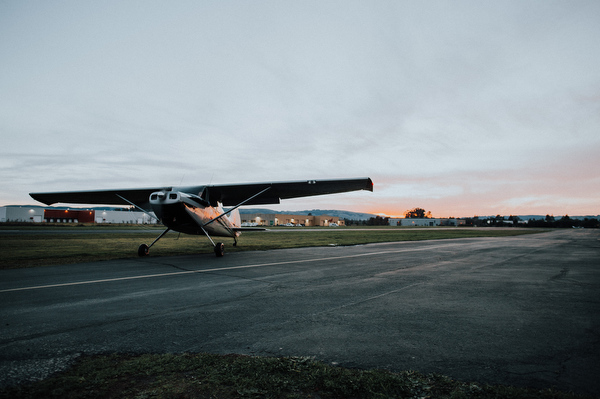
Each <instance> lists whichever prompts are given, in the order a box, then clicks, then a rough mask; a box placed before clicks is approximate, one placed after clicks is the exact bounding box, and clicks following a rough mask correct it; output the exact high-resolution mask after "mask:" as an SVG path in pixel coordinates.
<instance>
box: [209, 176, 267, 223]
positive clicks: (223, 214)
mask: <svg viewBox="0 0 600 399" xmlns="http://www.w3.org/2000/svg"><path fill="white" fill-rule="evenodd" d="M270 189H271V186H269V187H267V188H265V189H264V190H262V191H261V192H259V193H257V194H254V195H253V196H252V197H250V198H248V199H246V200H244V201H242V202H240V203H239V204H237V205H236V206H234V207H233V208H231V209H230V210H228V211H227V212H223V213H222V214H220V215H219V216H217V217H216V218H214V219H211V220H209V221H208V222H206V223H204V224H203V225H202V227H205V226H207V225H209V224H211V223H212V222H214V221H215V220H218V219H221V218H222V217H223V216H225V215H227V214H228V213H230V212H231V211H233V210H235V209H237V208H239V207H240V206H242V205H244V204H245V203H246V202H248V201H252V200H253V199H254V198H256V197H258V196H259V195H261V194H262V193H265V192H267V190H270ZM202 230H204V229H202Z"/></svg>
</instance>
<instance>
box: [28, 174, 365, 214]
mask: <svg viewBox="0 0 600 399" xmlns="http://www.w3.org/2000/svg"><path fill="white" fill-rule="evenodd" d="M161 190H164V191H180V192H184V193H188V194H193V195H199V196H201V197H202V198H204V199H205V200H207V201H208V202H210V204H211V205H212V206H216V204H217V202H221V203H222V204H223V205H224V206H237V205H239V204H241V203H242V202H244V205H267V204H279V203H280V200H282V199H289V198H299V197H310V196H314V195H324V194H335V193H343V192H347V191H357V190H368V191H373V182H372V181H371V179H370V178H368V177H364V178H357V179H334V180H302V181H287V182H265V183H249V184H216V185H208V186H192V187H154V188H141V189H117V190H94V191H63V192H50V193H30V194H29V195H30V196H31V197H32V198H33V199H35V200H37V201H39V202H42V203H44V204H46V205H51V204H55V203H59V202H60V203H68V204H101V205H132V204H135V205H136V206H137V207H139V208H142V209H145V210H148V211H149V210H152V208H151V206H150V202H149V197H150V194H152V193H153V192H155V191H161ZM261 191H264V192H263V193H262V194H260V195H258V196H257V195H256V194H258V193H260V192H261ZM252 197H254V198H252ZM249 198H252V199H251V200H249V201H248V199H249Z"/></svg>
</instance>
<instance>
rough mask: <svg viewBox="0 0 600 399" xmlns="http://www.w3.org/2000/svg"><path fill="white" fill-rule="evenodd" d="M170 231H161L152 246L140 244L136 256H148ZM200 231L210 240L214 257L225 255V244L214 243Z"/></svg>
mask: <svg viewBox="0 0 600 399" xmlns="http://www.w3.org/2000/svg"><path fill="white" fill-rule="evenodd" d="M170 230H171V229H166V230H165V231H163V232H162V233H161V234H160V235H159V236H158V237H157V238H156V240H154V241H152V244H150V245H147V244H142V245H140V246H139V247H138V256H146V255H148V253H149V252H150V247H151V246H153V245H154V244H156V242H157V241H158V240H160V239H161V238H162V237H163V236H164V235H165V234H167V233H168V232H169V231H170ZM202 231H203V232H204V234H206V236H207V237H208V239H209V240H210V242H211V243H212V245H213V247H214V251H215V255H216V256H217V257H218V258H220V257H222V256H223V255H225V244H223V243H222V242H217V243H215V242H214V241H213V240H212V238H210V236H209V235H208V233H207V232H206V230H204V229H203V228H202ZM236 244H237V240H236V242H235V243H234V244H233V245H234V246H235V245H236Z"/></svg>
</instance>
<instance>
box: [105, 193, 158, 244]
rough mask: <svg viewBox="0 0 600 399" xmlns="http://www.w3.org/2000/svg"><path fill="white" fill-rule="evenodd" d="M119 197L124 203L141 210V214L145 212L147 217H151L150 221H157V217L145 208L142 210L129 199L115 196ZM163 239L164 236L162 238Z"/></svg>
mask: <svg viewBox="0 0 600 399" xmlns="http://www.w3.org/2000/svg"><path fill="white" fill-rule="evenodd" d="M115 195H116V196H117V197H119V198H121V199H122V200H123V201H125V202H127V203H128V204H129V205H131V206H133V207H135V208H136V209H139V210H140V211H141V212H144V213H145V214H146V215H148V216H150V221H152V219H157V220H158V218H157V217H156V215H154V216H153V215H152V214H151V213H150V212H148V211H147V210H145V209H144V208H140V207H139V206H137V205H136V204H134V203H133V202H131V201H129V200H128V199H127V198H125V197H122V196H120V195H119V194H115ZM161 237H162V236H161Z"/></svg>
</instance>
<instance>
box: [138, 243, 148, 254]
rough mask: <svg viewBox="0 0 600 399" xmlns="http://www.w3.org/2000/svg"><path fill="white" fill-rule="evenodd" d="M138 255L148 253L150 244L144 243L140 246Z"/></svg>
mask: <svg viewBox="0 0 600 399" xmlns="http://www.w3.org/2000/svg"><path fill="white" fill-rule="evenodd" d="M138 255H139V256H146V255H148V246H147V245H146V244H142V245H140V246H139V247H138Z"/></svg>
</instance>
